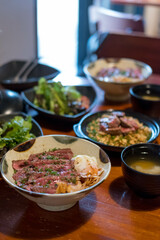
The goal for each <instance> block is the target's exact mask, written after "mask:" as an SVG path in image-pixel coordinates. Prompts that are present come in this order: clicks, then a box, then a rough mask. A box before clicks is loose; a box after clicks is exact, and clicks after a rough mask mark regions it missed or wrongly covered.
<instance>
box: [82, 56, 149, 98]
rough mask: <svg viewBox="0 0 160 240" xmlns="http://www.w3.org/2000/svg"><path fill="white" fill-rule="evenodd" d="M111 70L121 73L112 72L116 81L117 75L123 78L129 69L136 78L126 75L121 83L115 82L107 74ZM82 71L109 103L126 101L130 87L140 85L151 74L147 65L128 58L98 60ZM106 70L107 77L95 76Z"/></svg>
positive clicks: (87, 65)
mask: <svg viewBox="0 0 160 240" xmlns="http://www.w3.org/2000/svg"><path fill="white" fill-rule="evenodd" d="M113 68H116V69H118V70H120V71H121V74H119V73H116V71H117V70H115V71H114V74H115V76H117V77H116V78H118V79H119V75H121V76H122V75H123V76H124V74H126V71H127V72H128V71H129V69H130V70H131V71H133V72H134V75H135V74H136V78H135V77H130V75H128V77H125V78H124V77H122V78H121V81H119V80H118V81H117V80H115V78H114V79H113V77H111V76H110V75H111V73H109V72H110V71H111V69H113ZM109 69H110V70H109ZM83 70H84V73H85V74H86V77H87V78H88V79H89V80H90V81H91V83H93V84H94V83H96V84H97V85H98V86H99V87H100V88H101V89H102V90H103V91H104V92H105V97H106V99H108V100H111V101H126V100H128V99H129V97H130V94H129V89H130V87H132V86H135V85H138V84H142V83H143V82H144V81H145V80H146V79H147V78H148V77H149V76H150V75H151V74H152V68H151V67H150V66H149V65H147V64H145V63H143V62H140V61H137V60H134V59H129V58H100V59H98V60H96V61H95V62H91V63H89V64H86V65H85V66H84V69H83ZM106 70H107V75H105V74H104V75H103V76H102V77H100V76H99V75H97V74H98V73H99V72H101V71H103V72H105V71H106ZM108 70H109V71H108ZM137 76H139V77H137Z"/></svg>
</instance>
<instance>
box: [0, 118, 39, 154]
mask: <svg viewBox="0 0 160 240" xmlns="http://www.w3.org/2000/svg"><path fill="white" fill-rule="evenodd" d="M31 129H32V121H31V116H27V117H26V119H24V118H23V117H21V116H16V117H14V118H12V119H11V120H10V121H8V122H5V123H4V124H2V125H1V127H0V150H2V149H3V148H6V149H7V150H8V149H10V148H13V147H14V146H16V145H17V144H19V143H22V142H25V141H27V140H29V139H31V138H34V137H35V135H34V134H32V133H30V131H31Z"/></svg>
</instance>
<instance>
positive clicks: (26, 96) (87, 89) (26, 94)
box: [22, 86, 97, 123]
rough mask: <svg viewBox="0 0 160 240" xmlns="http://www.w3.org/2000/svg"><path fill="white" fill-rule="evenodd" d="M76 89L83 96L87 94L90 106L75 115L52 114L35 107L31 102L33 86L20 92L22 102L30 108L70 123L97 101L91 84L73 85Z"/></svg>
mask: <svg viewBox="0 0 160 240" xmlns="http://www.w3.org/2000/svg"><path fill="white" fill-rule="evenodd" d="M75 87H76V89H77V90H78V91H79V92H80V93H81V94H82V95H84V96H87V97H88V98H89V100H90V107H89V108H88V109H87V110H85V111H82V112H80V113H78V114H75V115H58V114H54V113H52V112H50V111H47V110H45V109H43V108H40V107H37V106H36V105H35V104H34V103H33V102H34V98H35V90H34V88H31V89H28V90H25V91H23V92H22V98H23V100H24V102H25V103H26V104H27V105H28V106H29V107H31V108H33V109H35V110H36V111H37V112H38V113H39V114H41V115H44V116H46V117H49V118H52V119H59V120H64V121H68V122H70V123H73V122H77V121H79V120H80V119H81V118H82V117H83V116H84V115H85V114H86V113H88V112H89V111H90V110H91V109H92V108H93V107H94V106H95V105H96V103H97V94H96V91H95V90H94V88H93V87H92V86H75Z"/></svg>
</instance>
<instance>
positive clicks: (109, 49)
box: [95, 33, 160, 74]
mask: <svg viewBox="0 0 160 240" xmlns="http://www.w3.org/2000/svg"><path fill="white" fill-rule="evenodd" d="M95 54H96V56H97V58H107V57H117V58H121V57H125V58H133V59H136V60H139V61H142V62H145V63H147V64H148V65H150V66H151V67H152V70H153V73H157V74H160V38H157V37H149V36H146V35H144V34H122V33H120V34H119V33H108V34H106V35H105V37H104V36H103V40H102V42H101V43H100V45H99V47H98V49H97V50H96V51H95Z"/></svg>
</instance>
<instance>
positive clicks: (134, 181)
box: [121, 143, 160, 197]
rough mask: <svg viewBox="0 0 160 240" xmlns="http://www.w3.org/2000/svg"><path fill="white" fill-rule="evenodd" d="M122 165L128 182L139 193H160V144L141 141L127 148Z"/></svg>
mask: <svg viewBox="0 0 160 240" xmlns="http://www.w3.org/2000/svg"><path fill="white" fill-rule="evenodd" d="M121 166H122V172H123V176H124V179H125V182H126V184H127V185H128V186H129V187H130V188H131V189H132V190H133V191H134V192H135V193H137V194H138V195H140V196H143V197H156V196H159V195H160V146H159V145H158V144H154V143H140V144H135V145H132V146H129V147H127V148H125V149H124V150H123V151H122V153H121Z"/></svg>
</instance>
